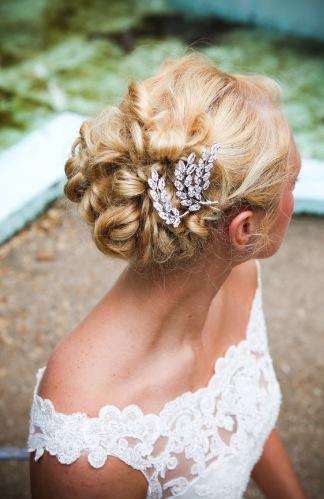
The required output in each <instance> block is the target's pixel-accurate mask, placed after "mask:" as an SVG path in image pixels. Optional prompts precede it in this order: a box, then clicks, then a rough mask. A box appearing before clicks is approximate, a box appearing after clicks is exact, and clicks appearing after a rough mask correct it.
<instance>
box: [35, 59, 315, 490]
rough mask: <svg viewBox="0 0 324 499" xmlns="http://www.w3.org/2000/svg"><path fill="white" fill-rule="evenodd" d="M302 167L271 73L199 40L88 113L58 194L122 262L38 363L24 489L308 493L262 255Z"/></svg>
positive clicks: (281, 230) (275, 238) (285, 215)
mask: <svg viewBox="0 0 324 499" xmlns="http://www.w3.org/2000/svg"><path fill="white" fill-rule="evenodd" d="M299 170H300V156H299V153H298V151H297V148H296V145H295V142H294V139H293V137H292V135H291V132H290V130H289V126H288V124H287V121H286V119H285V117H284V116H283V114H282V111H281V109H280V94H279V89H278V85H277V84H276V83H275V82H274V81H273V80H271V79H269V78H266V77H261V76H256V75H248V76H247V75H230V74H226V73H224V72H222V71H220V70H219V69H218V68H215V67H214V66H213V65H212V64H211V63H210V62H209V61H208V60H207V59H205V58H203V57H202V56H200V55H198V54H195V53H191V54H188V55H185V56H184V57H182V58H180V59H178V60H167V61H165V62H164V63H163V64H162V66H161V68H160V70H159V72H158V73H157V74H156V75H155V76H153V77H151V78H149V79H147V80H145V81H143V82H141V83H132V84H130V85H129V88H128V92H127V94H126V96H125V98H124V99H123V100H122V102H121V103H120V105H119V106H118V107H113V106H109V107H108V108H107V109H105V110H104V111H103V112H102V113H101V114H100V115H99V116H98V117H97V118H95V119H93V120H88V121H86V122H85V123H83V125H82V127H81V129H80V136H79V137H78V138H77V140H76V141H75V143H74V144H73V147H72V155H71V158H70V159H69V160H68V161H67V163H66V167H65V171H66V175H67V182H66V185H65V194H66V196H67V197H68V198H69V199H70V200H71V201H73V202H75V203H78V205H79V209H80V214H81V216H82V217H83V218H84V219H85V220H86V221H87V223H89V225H90V226H91V228H92V237H93V240H94V242H95V244H96V245H97V247H98V248H99V250H100V251H102V252H103V253H104V254H106V255H109V256H112V257H117V258H122V259H124V260H126V261H127V262H128V265H127V267H126V268H125V269H124V271H123V272H122V273H121V275H120V277H119V278H118V280H117V282H116V283H115V284H114V286H113V287H112V288H111V289H110V290H109V291H108V292H107V293H106V294H105V296H103V298H102V299H101V300H100V302H99V303H98V304H97V305H96V306H95V307H94V308H93V309H92V310H91V311H90V313H89V314H88V315H87V316H86V317H85V318H84V319H83V321H82V322H81V323H80V324H79V325H77V326H76V327H75V328H74V329H73V331H72V332H70V333H69V334H68V335H66V336H65V337H64V338H63V339H62V340H61V341H60V342H59V344H58V345H57V346H56V348H55V350H54V352H53V353H52V355H51V357H50V359H49V361H48V363H47V366H46V368H45V367H43V368H41V369H39V371H38V373H37V383H36V386H35V392H34V399H33V406H32V411H31V419H30V433H29V438H28V448H29V451H30V452H31V453H32V452H34V451H36V453H35V454H34V455H32V454H31V459H30V472H31V487H32V495H33V498H35V499H38V498H42V499H43V498H44V499H45V498H46V499H49V498H60V499H64V498H71V497H73V498H77V499H81V498H87V499H88V498H92V497H93V498H105V499H108V498H113V499H116V498H118V499H121V498H134V499H137V498H151V499H152V498H162V497H163V498H164V497H173V496H177V495H181V496H182V497H185V498H190V499H192V498H201V497H205V498H211V499H216V498H222V499H224V498H229V499H230V498H239V497H243V494H244V492H245V490H246V487H247V484H248V481H249V478H250V476H251V474H252V476H253V478H254V479H255V481H256V482H257V484H258V486H259V487H260V489H261V490H262V491H263V492H264V494H265V495H266V497H268V498H273V499H279V498H282V499H290V498H291V499H299V498H305V494H304V492H303V490H302V488H301V485H300V483H299V481H298V479H297V477H296V474H295V472H294V470H293V467H292V465H291V463H290V461H289V458H288V456H287V454H286V451H285V449H284V446H283V444H282V442H281V440H280V437H279V435H278V431H277V429H276V428H275V423H276V420H277V417H278V414H279V409H280V402H281V391H280V386H279V384H278V381H277V379H276V376H275V372H274V370H273V366H272V360H271V356H270V353H269V350H268V343H267V336H266V328H265V322H264V317H263V311H262V299H261V273H260V272H261V268H260V263H259V259H263V258H268V257H270V256H272V255H273V254H274V253H275V252H276V251H277V250H278V248H279V247H280V244H281V242H282V240H283V238H284V235H285V232H286V230H287V227H288V225H289V222H290V219H291V215H292V211H293V204H294V201H293V192H292V191H293V187H294V183H295V181H296V178H297V176H298V173H299ZM45 451H46V452H45Z"/></svg>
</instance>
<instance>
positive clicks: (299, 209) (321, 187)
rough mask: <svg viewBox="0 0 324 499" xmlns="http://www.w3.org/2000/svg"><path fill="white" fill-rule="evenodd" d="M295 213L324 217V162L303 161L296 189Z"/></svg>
mask: <svg viewBox="0 0 324 499" xmlns="http://www.w3.org/2000/svg"><path fill="white" fill-rule="evenodd" d="M294 213H310V214H315V215H324V161H318V160H316V159H307V158H303V159H302V168H301V170H300V174H299V177H298V182H297V184H296V187H295V208H294Z"/></svg>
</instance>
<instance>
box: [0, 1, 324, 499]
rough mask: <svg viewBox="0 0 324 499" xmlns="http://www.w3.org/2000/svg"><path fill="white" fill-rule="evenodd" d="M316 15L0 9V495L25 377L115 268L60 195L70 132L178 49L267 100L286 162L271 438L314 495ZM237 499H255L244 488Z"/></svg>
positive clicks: (319, 298) (231, 7) (323, 160)
mask: <svg viewBox="0 0 324 499" xmlns="http://www.w3.org/2000/svg"><path fill="white" fill-rule="evenodd" d="M323 21H324V3H323V2H322V1H320V0H318V1H315V0H312V1H308V2H306V1H303V0H295V1H293V0H281V1H279V0H268V1H264V2H258V1H257V0H250V1H248V2H247V1H244V0H226V1H225V0H219V1H216V0H173V1H172V0H151V1H148V0H123V1H117V0H109V1H108V0H92V1H91V2H89V1H84V0H51V1H49V0H10V1H9V0H2V1H1V4H0V64H1V71H0V96H1V100H0V123H1V129H0V279H1V281H0V282H1V284H0V348H1V350H0V362H1V363H0V390H1V400H0V404H1V411H0V413H1V419H0V497H3V498H29V497H30V493H29V478H28V461H27V457H28V456H27V452H26V439H27V433H28V418H29V410H30V404H31V396H32V390H33V386H34V383H35V372H36V370H37V368H38V367H41V366H43V365H45V364H46V362H47V359H48V357H49V355H50V353H51V351H52V349H53V348H54V346H55V345H56V343H57V342H58V341H59V339H60V338H61V337H62V336H63V335H64V334H66V333H67V332H68V331H69V330H71V329H72V328H73V327H74V326H75V325H76V324H77V323H79V322H80V321H81V320H82V318H83V317H84V316H85V315H86V314H87V313H88V312H89V311H90V309H91V308H92V307H93V306H94V304H95V303H96V302H97V301H98V300H99V299H100V298H101V296H102V295H103V294H104V293H105V292H106V291H107V289H108V288H109V287H110V286H111V285H112V283H113V282H114V281H115V279H116V278H117V276H118V275H119V273H120V271H121V270H122V269H123V268H124V264H123V263H119V262H117V261H115V260H113V261H112V260H110V259H108V258H107V257H104V256H103V255H102V254H101V253H99V251H98V250H97V249H96V248H95V246H94V244H93V243H92V242H91V238H90V234H89V232H88V229H87V227H85V226H84V224H83V223H82V222H81V221H80V220H79V218H78V215H77V213H76V210H75V207H74V206H71V205H70V203H68V202H67V201H66V200H65V198H64V197H63V184H64V170H63V165H64V161H65V159H66V158H67V156H68V154H69V149H70V146H71V143H72V141H73V139H74V138H75V137H76V135H77V132H78V128H79V126H80V123H81V122H82V120H83V119H84V118H85V117H87V116H91V115H94V114H96V113H97V112H98V111H100V110H101V109H102V108H103V107H104V106H105V105H107V104H117V103H118V102H119V100H120V98H121V97H122V95H123V93H124V92H125V90H126V88H127V85H128V84H129V82H130V81H131V80H132V79H134V80H136V79H142V78H145V77H148V76H150V75H151V74H152V73H153V72H154V71H156V70H157V69H158V67H159V65H160V63H161V62H162V60H163V59H164V58H166V57H178V56H181V55H184V53H185V51H186V50H187V49H188V48H193V49H195V50H198V51H201V52H202V53H204V54H206V55H208V56H209V58H210V59H212V60H213V61H214V62H215V64H216V65H218V66H219V67H220V68H221V69H223V70H225V71H229V72H234V73H240V72H254V73H262V74H266V75H268V76H271V77H273V78H275V79H276V80H277V81H278V82H279V83H280V84H281V86H282V90H283V108H284V111H285V113H286V115H287V117H288V119H289V122H290V124H291V127H292V130H293V132H294V135H295V138H296V142H297V145H298V147H299V150H300V152H301V155H302V161H303V167H302V171H301V173H300V178H299V182H298V183H297V186H296V190H295V210H294V216H293V219H292V222H291V225H290V227H289V229H288V232H287V235H286V239H285V241H284V242H283V244H282V246H281V248H280V250H279V251H278V253H277V254H276V255H275V256H274V257H273V258H271V259H269V260H263V261H262V262H261V266H262V276H263V300H264V308H265V315H266V320H267V325H268V334H269V346H270V349H271V352H272V357H273V360H274V365H275V368H276V372H277V376H278V380H279V382H280V384H281V387H282V391H283V404H282V407H281V412H280V416H279V420H278V424H277V426H278V428H279V431H280V433H281V435H282V438H283V440H284V442H285V444H286V446H287V448H288V452H289V454H290V456H291V459H292V461H293V463H294V465H295V468H296V469H297V472H298V474H299V476H300V479H301V481H302V483H303V485H304V488H305V490H306V491H307V493H308V497H310V498H318V499H319V498H322V497H324V478H323V469H324V402H323V393H324V339H323V332H324V331H323V330H324V326H323V324H324V316H323V315H324V314H323V309H324V304H323V295H324V293H323V289H324V282H323V280H324V279H323V275H324V219H323V215H324V30H323ZM246 497H247V498H261V497H263V496H262V495H261V493H260V492H259V491H258V490H257V488H256V487H255V485H254V484H253V481H252V480H251V482H250V485H249V489H248V492H247V496H246Z"/></svg>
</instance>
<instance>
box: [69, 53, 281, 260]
mask: <svg viewBox="0 0 324 499" xmlns="http://www.w3.org/2000/svg"><path fill="white" fill-rule="evenodd" d="M279 103H280V92H279V88H278V85H277V84H276V83H275V82H274V81H273V80H271V79H269V78H267V77H264V76H253V75H248V76H247V75H229V74H226V73H223V72H221V71H220V70H219V69H217V68H216V67H215V66H214V65H213V64H212V63H211V62H210V61H208V60H207V59H206V58H204V57H203V56H202V55H199V54H196V53H190V54H188V55H185V56H184V57H182V58H180V59H176V60H166V61H164V63H163V64H162V65H161V67H160V70H159V72H158V73H157V74H156V75H155V76H153V77H151V78H149V79H147V80H144V81H142V82H132V83H130V85H129V87H128V92H127V93H126V95H125V97H124V98H123V100H122V102H121V103H120V104H119V106H117V107H115V106H108V107H107V108H106V109H104V110H103V111H102V112H101V113H100V114H99V116H97V117H95V118H93V119H89V120H87V121H85V122H84V123H83V124H82V126H81V128H80V134H79V137H78V138H77V139H76V140H75V141H74V143H73V145H72V152H71V157H70V158H69V159H68V161H67V162H66V164H65V173H66V176H67V181H66V184H65V186H64V193H65V195H66V196H67V198H68V199H70V200H71V201H72V202H74V203H78V206H79V212H80V215H81V216H82V218H83V219H84V220H85V221H86V222H87V223H88V224H89V225H90V226H91V229H92V237H93V240H94V242H95V244H96V245H97V247H98V248H99V250H100V251H102V252H103V253H104V254H106V255H109V256H113V257H117V258H121V259H124V260H126V261H128V262H130V263H133V264H135V265H136V266H140V267H147V266H150V265H152V264H157V263H159V264H163V265H169V264H170V265H171V262H172V265H177V264H178V263H180V262H185V261H187V262H188V261H189V260H190V259H191V258H193V257H195V256H197V255H199V254H200V252H201V251H202V250H203V249H204V248H205V247H206V245H207V244H208V242H209V237H210V236H211V233H212V230H213V229H217V227H218V225H219V224H220V221H221V219H222V218H223V216H224V214H225V213H228V212H230V211H231V210H232V209H233V208H234V207H235V206H238V205H241V204H242V203H246V204H248V205H249V206H252V207H253V206H255V207H262V208H264V209H265V210H267V211H268V215H270V214H271V212H272V211H273V210H274V207H275V204H276V201H277V199H278V195H279V193H280V189H281V186H282V184H283V182H284V181H285V179H286V173H287V154H288V146H289V127H288V125H287V122H286V120H285V118H284V117H283V115H282V113H281V111H280V108H279ZM214 142H217V143H218V144H220V146H221V149H220V151H219V152H218V156H217V160H216V161H215V163H214V167H213V169H212V175H211V177H210V182H211V185H210V187H209V190H208V198H209V199H211V200H213V199H217V200H219V201H220V204H219V205H218V208H217V209H216V208H214V207H213V206H204V207H202V208H201V209H200V210H199V211H198V212H192V213H191V214H189V215H188V216H186V217H184V218H183V219H182V222H181V224H180V225H179V226H178V227H176V228H175V227H173V226H172V225H167V224H165V223H164V222H163V220H161V218H160V217H159V215H158V213H157V212H156V210H155V209H154V207H153V205H152V200H151V199H150V196H149V186H148V184H147V180H148V178H149V177H150V175H151V168H152V167H154V168H155V169H156V170H157V171H158V173H159V175H162V176H164V178H165V181H166V189H167V191H168V193H169V194H170V196H171V197H172V202H173V204H174V205H176V206H177V204H179V199H177V198H176V196H175V192H173V190H172V188H171V186H172V182H173V178H174V177H173V173H174V169H175V166H176V163H177V161H178V160H179V159H181V158H185V157H187V156H188V155H189V154H190V153H191V152H193V151H194V152H195V153H196V154H198V155H200V154H201V152H202V150H203V149H204V147H205V146H206V145H210V144H212V143H214ZM219 207H221V211H219Z"/></svg>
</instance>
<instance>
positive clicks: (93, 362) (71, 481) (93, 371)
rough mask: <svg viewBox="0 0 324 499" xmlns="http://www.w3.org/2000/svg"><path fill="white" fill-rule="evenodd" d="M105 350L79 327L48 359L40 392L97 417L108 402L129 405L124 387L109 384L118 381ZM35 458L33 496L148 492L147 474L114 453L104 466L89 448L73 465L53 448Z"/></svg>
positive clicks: (54, 498)
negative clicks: (95, 464)
mask: <svg viewBox="0 0 324 499" xmlns="http://www.w3.org/2000/svg"><path fill="white" fill-rule="evenodd" d="M98 341H99V343H98ZM99 351H100V339H99V340H97V339H96V338H92V339H91V338H89V335H88V336H87V335H83V334H81V333H80V332H79V331H76V332H75V334H69V335H67V336H66V337H65V338H63V339H62V340H61V341H60V342H59V343H58V344H57V346H56V348H55V349H54V351H53V353H52V355H51V356H50V358H49V360H48V363H47V365H46V369H45V371H44V374H43V377H42V380H41V383H40V385H39V389H38V393H39V395H40V396H41V397H43V398H47V399H49V400H51V402H52V403H53V404H54V407H55V410H56V411H58V412H62V413H64V414H72V413H74V412H79V411H80V412H85V413H86V414H87V415H88V416H89V417H95V416H97V415H98V412H99V410H100V408H101V407H102V406H103V405H105V404H115V405H117V406H123V405H124V403H125V402H124V400H123V399H122V398H120V396H121V397H123V395H120V394H123V390H121V389H120V388H118V389H116V390H115V392H114V391H113V389H112V388H109V387H112V386H113V385H114V383H113V377H112V375H111V370H109V369H107V368H106V369H105V370H104V369H103V364H102V358H103V355H101V356H100V355H99ZM107 358H109V355H108V354H107ZM103 373H104V375H107V373H108V377H109V378H111V379H110V381H109V383H108V385H107V386H108V389H107V390H104V389H103V383H102V378H103ZM118 386H119V387H120V385H118ZM29 462H30V483H31V490H32V497H33V499H58V498H60V499H70V498H71V497H73V498H75V499H88V498H89V497H96V498H98V499H110V498H111V499H115V498H120V499H124V498H125V499H126V498H127V499H128V498H129V497H133V498H134V499H145V498H146V495H147V488H148V484H147V480H146V478H145V476H144V475H143V473H142V472H141V471H139V470H136V469H134V468H132V467H131V466H129V465H128V464H127V463H126V462H124V461H122V460H121V459H119V458H117V457H115V456H111V455H110V456H108V458H107V460H106V462H105V464H104V465H103V466H102V467H100V468H93V467H92V466H91V465H90V463H89V462H88V459H87V454H86V451H85V453H83V454H81V455H80V456H79V457H78V458H77V459H76V461H74V462H73V463H71V464H62V463H60V462H59V461H58V459H57V457H56V456H52V455H50V454H49V453H48V452H44V454H43V456H42V457H41V458H40V459H39V460H38V461H35V460H34V452H33V453H31V455H30V461H29Z"/></svg>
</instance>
